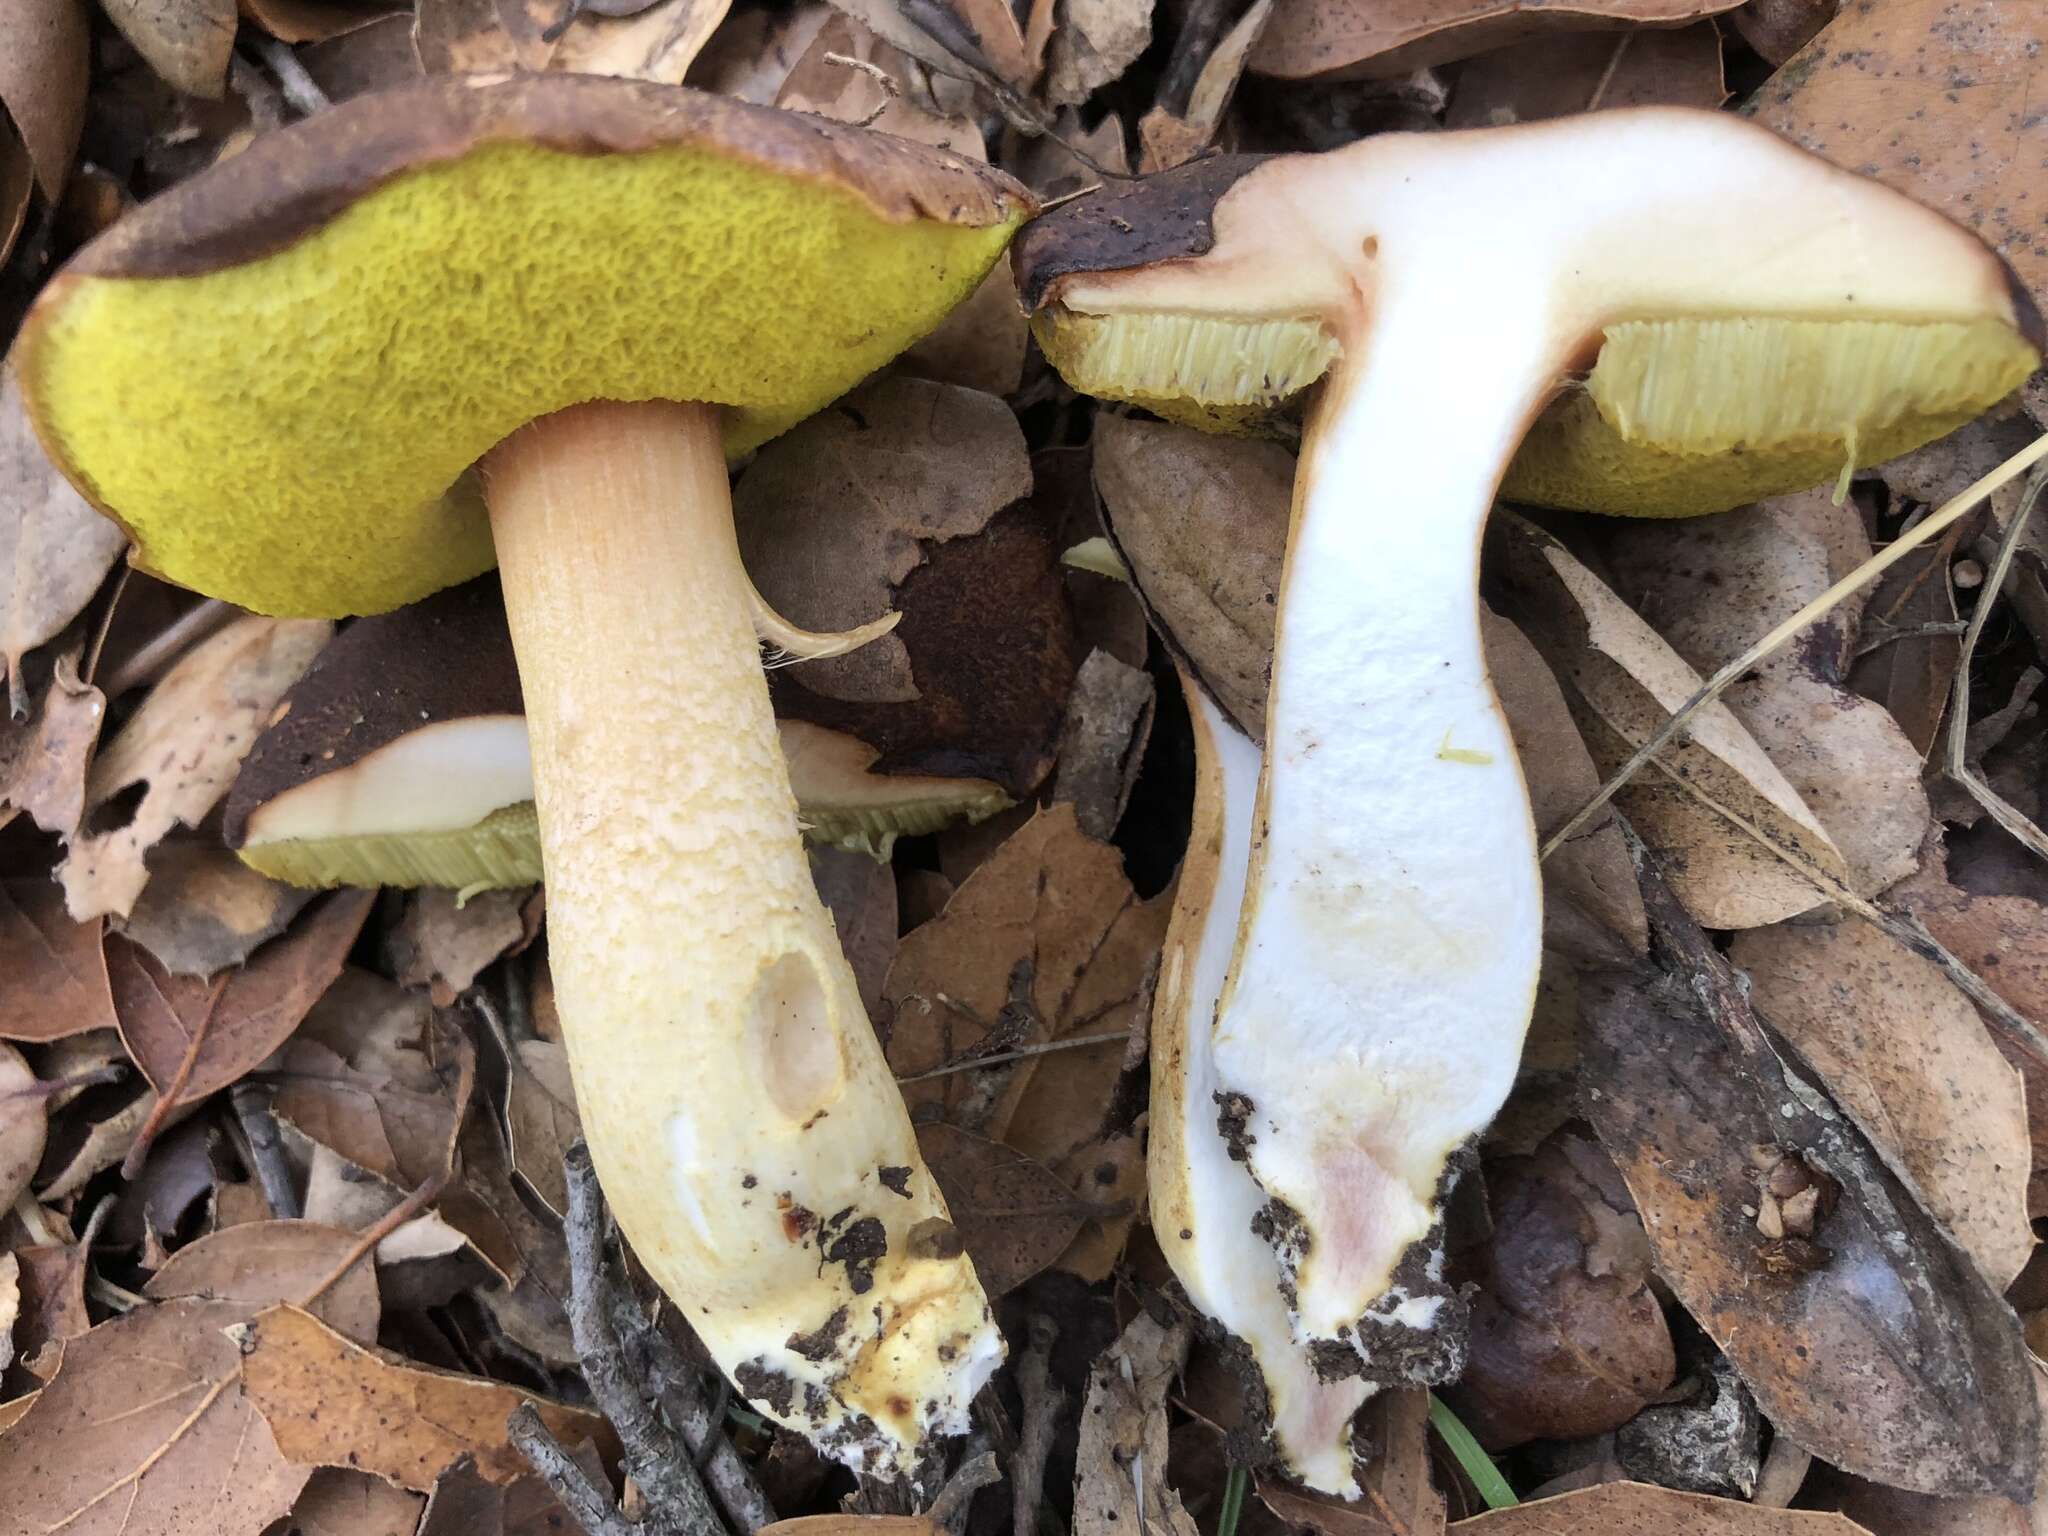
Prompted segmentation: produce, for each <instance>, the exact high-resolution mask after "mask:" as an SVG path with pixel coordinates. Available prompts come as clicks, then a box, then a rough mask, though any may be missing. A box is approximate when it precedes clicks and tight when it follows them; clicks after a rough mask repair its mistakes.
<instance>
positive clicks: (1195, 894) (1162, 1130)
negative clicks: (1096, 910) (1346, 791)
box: [1146, 676, 1374, 1499]
mask: <svg viewBox="0 0 2048 1536" xmlns="http://www.w3.org/2000/svg"><path fill="white" fill-rule="evenodd" d="M1182 686H1183V691H1184V692H1185V693H1186V695H1187V699H1188V713H1189V716H1190V718H1191V721H1192V723H1193V726H1194V732H1195V807H1194V823H1193V826H1192V827H1191V828H1190V829H1189V833H1188V856H1187V860H1186V862H1185V863H1184V864H1183V865H1182V866H1181V873H1180V888H1179V893H1178V895H1177V896H1176V897H1175V900H1174V908H1173V921H1172V923H1171V925H1170V926H1169V927H1168V929H1167V933H1166V950H1165V953H1164V955H1163V956H1162V958H1161V961H1160V969H1159V986H1158V991H1157V994H1156V996H1155V999H1154V1002H1153V1008H1152V1128H1151V1134H1150V1137H1149V1139H1148V1144H1147V1149H1146V1160H1147V1168H1146V1173H1147V1178H1148V1181H1149V1184H1150V1190H1151V1194H1150V1198H1151V1203H1152V1230H1153V1232H1154V1233H1155V1234H1156V1235H1157V1237H1158V1239H1159V1246H1160V1248H1161V1249H1162V1250H1163V1251H1164V1252H1165V1254H1166V1257H1167V1261H1168V1262H1169V1263H1170V1264H1172V1266H1173V1272H1174V1273H1175V1274H1176V1275H1177V1276H1179V1278H1180V1282H1181V1285H1182V1286H1183V1288H1185V1289H1186V1291H1187V1293H1188V1299H1189V1300H1190V1301H1192V1302H1193V1303H1194V1304H1195V1305H1196V1306H1197V1307H1199V1308H1201V1309H1202V1311H1203V1312H1205V1313H1206V1314H1207V1315H1208V1316H1210V1317H1211V1318H1214V1319H1215V1321H1216V1322H1217V1324H1218V1325H1219V1326H1220V1327H1221V1328H1222V1329H1223V1331H1224V1332H1225V1333H1226V1334H1228V1335H1229V1336H1230V1338H1231V1340H1233V1341H1234V1344H1235V1346H1236V1347H1235V1348H1233V1349H1232V1358H1233V1361H1234V1363H1235V1364H1236V1365H1237V1366H1238V1368H1239V1369H1241V1370H1246V1369H1248V1370H1249V1371H1251V1372H1253V1373H1255V1374H1256V1377H1257V1381H1256V1383H1252V1382H1247V1384H1246V1385H1247V1388H1248V1389H1249V1388H1251V1387H1253V1386H1254V1385H1255V1386H1256V1388H1257V1390H1256V1391H1252V1390H1248V1391H1247V1401H1248V1402H1250V1403H1252V1404H1253V1405H1254V1406H1255V1407H1261V1406H1262V1407H1263V1419H1264V1425H1263V1427H1264V1429H1265V1432H1266V1435H1267V1438H1268V1440H1269V1442H1270V1443H1271V1446H1272V1449H1273V1452H1274V1455H1275V1457H1276V1458H1277V1459H1278V1461H1279V1462H1280V1464H1281V1465H1282V1466H1283V1467H1285V1468H1286V1470H1287V1471H1288V1472H1290V1473H1291V1474H1293V1475H1294V1476H1295V1477H1298V1478H1300V1479H1301V1480H1302V1481H1303V1482H1304V1483H1307V1484H1308V1485H1309V1486H1310V1487H1312V1488H1319V1489H1321V1490H1323V1491H1324V1492H1325V1493H1334V1494H1338V1495H1340V1496H1342V1497H1344V1498H1347V1499H1348V1498H1356V1497H1357V1496H1358V1482H1357V1477H1356V1475H1355V1473H1354V1471H1353V1468H1352V1449H1351V1421H1352V1419H1353V1418H1354V1417H1355V1416H1356V1414H1357V1412H1358V1410H1359V1408H1360V1406H1362V1405H1363V1404H1364V1402H1365V1400H1366V1398H1368V1397H1369V1396H1371V1395H1372V1392H1373V1390H1374V1389H1373V1387H1372V1386H1371V1385H1370V1384H1369V1383H1367V1382H1365V1381H1363V1380H1362V1379H1360V1378H1359V1377H1357V1376H1349V1377H1345V1378H1341V1379H1338V1380H1334V1381H1324V1380H1322V1379H1321V1377H1320V1376H1319V1375H1318V1374H1317V1372H1316V1369H1315V1365H1314V1363H1313V1361H1312V1360H1311V1359H1310V1357H1309V1353H1308V1351H1307V1350H1305V1349H1303V1348H1302V1347H1301V1345H1300V1344H1299V1343H1298V1342H1297V1341H1296V1340H1295V1338H1294V1335H1293V1332H1292V1329H1291V1328H1290V1326H1289V1322H1288V1315H1287V1308H1286V1305H1285V1304H1284V1302H1283V1301H1282V1300H1281V1294H1280V1288H1279V1280H1280V1275H1279V1271H1278V1269H1277V1267H1276V1261H1275V1258H1274V1255H1273V1252H1272V1250H1271V1249H1270V1248H1268V1247H1267V1246H1266V1245H1265V1244H1264V1243H1262V1242H1260V1241H1259V1240H1258V1237H1257V1235H1256V1234H1257V1233H1258V1231H1259V1229H1260V1227H1261V1225H1262V1215H1263V1213H1264V1211H1265V1207H1266V1203H1267V1199H1266V1195H1265V1193H1264V1192H1263V1191H1262V1190H1261V1189H1260V1188H1259V1186H1258V1184H1257V1183H1256V1182H1255V1181H1254V1180H1253V1179H1252V1177H1251V1175H1250V1174H1248V1173H1247V1172H1246V1171H1245V1168H1244V1165H1243V1163H1241V1162H1239V1161H1237V1160H1235V1159H1234V1157H1233V1156H1232V1149H1231V1145H1230V1143H1229V1142H1228V1141H1227V1140H1226V1139H1225V1138H1224V1135H1223V1132H1222V1130H1221V1128H1220V1127H1219V1126H1218V1124H1217V1103H1216V1100H1217V1094H1218V1093H1219V1091H1220V1088H1219V1081H1218V1078H1217V1074H1216V1049H1215V1035H1214V1029H1213V1026H1214V1022H1215V1017H1216V1001H1217V998H1218V996H1219V995H1220V994H1221V993H1222V991H1223V979H1224V977H1225V975H1226V974H1227V973H1228V972H1229V969H1230V956H1231V951H1232V949H1233V947H1234V945H1235V942H1236V938H1237V925H1238V911H1239V908H1240V906H1241V905H1242V903H1243V900H1244V883H1245V866H1246V863H1247V861H1248V857H1249V854H1250V851H1251V837H1250V833H1251V825H1252V819H1253V806H1254V803H1255V802H1256V800H1257V797H1258V786H1259V749H1258V746H1257V744H1256V743H1254V742H1253V741H1252V740H1251V739H1250V738H1249V737H1247V736H1244V735H1242V734H1240V733H1239V732H1238V731H1237V730H1236V729H1235V728H1234V727H1233V726H1232V725H1231V724H1230V722H1229V721H1228V720H1227V719H1226V718H1225V717H1224V715H1223V712H1222V711H1221V710H1220V709H1218V708H1217V707H1216V705H1215V704H1214V703H1213V702H1211V700H1210V699H1209V697H1208V695H1207V694H1206V693H1204V692H1203V691H1202V690H1201V688H1200V686H1199V685H1198V684H1196V683H1195V682H1194V681H1193V680H1192V679H1189V678H1186V677H1185V676H1184V677H1183V680H1182ZM1247 1357H1248V1358H1247Z"/></svg>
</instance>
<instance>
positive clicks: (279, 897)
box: [115, 843, 315, 976]
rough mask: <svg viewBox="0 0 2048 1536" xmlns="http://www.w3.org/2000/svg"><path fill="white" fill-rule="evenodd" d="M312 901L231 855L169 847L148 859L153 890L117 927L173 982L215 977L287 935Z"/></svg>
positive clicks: (204, 847) (199, 846) (199, 847)
mask: <svg viewBox="0 0 2048 1536" xmlns="http://www.w3.org/2000/svg"><path fill="white" fill-rule="evenodd" d="M314 895H315V893H314V892H312V891H308V890H301V889H299V888H298V887H297V886H290V885H285V884H284V883H282V882H281V881H277V880H272V879H271V878H270V877H269V876H268V875H263V874H259V873H258V872H257V871H255V870H253V869H251V868H250V867H249V866H248V865H246V864H244V863H243V862H242V861H241V860H240V859H238V858H236V857H235V856H234V855H233V854H232V853H229V852H228V851H227V850H226V849H225V848H215V847H212V846H210V845H208V844H205V843H165V844H163V845H162V846H160V847H159V848H157V849H156V851H155V852H154V853H152V854H151V855H150V856H149V884H148V885H146V886H144V887H143V888H142V894H141V896H139V897H137V898H136V902H135V906H134V907H133V908H132V909H131V910H130V911H129V913H128V916H127V917H126V918H123V919H120V920H118V921H117V923H116V924H115V928H116V931H117V932H118V933H120V935H121V936H122V937H123V938H125V939H126V940H128V942H129V943H131V944H139V945H141V946H142V947H143V948H144V949H146V950H148V951H149V952H150V954H151V955H153V956H154V957H155V958H156V961H157V963H158V964H159V965H161V966H162V967H163V968H164V969H165V970H166V971H168V972H170V973H171V974H172V975H173V976H211V975H213V974H214V973H215V972H216V971H224V970H226V969H227V968H228V967H229V966H231V965H240V964H241V963H242V962H243V961H245V960H247V959H248V958H249V956H250V955H251V954H253V953H254V952H255V951H256V950H257V949H258V948H259V947H260V946H261V945H263V944H265V943H268V942H269V941H270V940H271V939H274V938H276V937H277V936H278V935H279V934H280V933H283V932H284V930H285V928H286V927H287V926H288V925H289V924H290V923H291V920H292V919H293V918H294V917H296V916H298V914H299V912H300V911H301V910H302V909H303V908H304V907H305V906H306V904H307V903H308V902H310V901H311V900H312V899H313V897H314Z"/></svg>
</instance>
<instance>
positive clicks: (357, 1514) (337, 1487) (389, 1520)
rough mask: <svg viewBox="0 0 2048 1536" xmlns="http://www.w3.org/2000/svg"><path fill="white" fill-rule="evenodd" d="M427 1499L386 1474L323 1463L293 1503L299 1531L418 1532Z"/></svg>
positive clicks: (384, 1535)
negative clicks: (389, 1480)
mask: <svg viewBox="0 0 2048 1536" xmlns="http://www.w3.org/2000/svg"><path fill="white" fill-rule="evenodd" d="M426 1507H427V1501H426V1500H425V1499H423V1498H421V1497H420V1496H419V1495H418V1494H416V1493H411V1492H408V1491H407V1490H405V1489H403V1488H394V1487H392V1486H391V1485H390V1484H389V1483H387V1482H385V1481H384V1479H382V1478H381V1477H372V1476H371V1475H370V1474H369V1473H367V1472H356V1471H353V1470H351V1469H349V1468H346V1467H321V1468H319V1469H318V1470H317V1471H315V1472H314V1474H313V1475H312V1477H310V1478H308V1479H307V1480H306V1487H305V1490H304V1492H302V1493H300V1495H299V1501H298V1503H296V1504H294V1505H293V1506H292V1515H291V1519H292V1526H293V1528H294V1529H295V1530H296V1531H297V1532H298V1536H414V1533H415V1532H416V1531H418V1530H419V1527H420V1514H421V1512H422V1511H423V1510H425V1509H426Z"/></svg>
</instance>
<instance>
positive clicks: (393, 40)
mask: <svg viewBox="0 0 2048 1536" xmlns="http://www.w3.org/2000/svg"><path fill="white" fill-rule="evenodd" d="M412 24H413V19H412V15H411V13H410V12H407V13H404V14H400V15H395V16H384V17H380V18H379V19H377V20H376V21H373V22H370V23H369V24H368V25H367V26H361V27H357V28H356V29H355V30H353V31H350V32H343V33H342V34H340V35H339V36H337V37H330V38H328V39H327V40H326V41H325V42H319V43H309V44H307V45H306V46H305V47H303V48H300V49H298V50H297V52H298V55H299V62H300V63H302V64H304V65H305V66H306V73H307V74H309V75H311V76H312V77H313V83H314V84H315V85H317V86H319V87H320V89H321V90H322V91H324V92H325V93H326V94H327V99H328V100H329V101H332V102H336V103H339V102H344V101H347V100H349V99H350V98H352V97H356V96H361V95H363V94H365V93H366V92H369V91H380V90H385V89H387V88H389V87H391V86H395V85H405V84H409V83H410V82H412V81H414V80H417V79H419V78H420V75H421V69H420V56H419V53H418V51H417V50H416V49H415V48H414V47H413V42H412Z"/></svg>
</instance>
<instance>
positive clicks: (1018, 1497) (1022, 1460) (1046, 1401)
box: [1010, 1312, 1067, 1536]
mask: <svg viewBox="0 0 2048 1536" xmlns="http://www.w3.org/2000/svg"><path fill="white" fill-rule="evenodd" d="M1059 1335H1060V1328H1059V1324H1058V1323H1056V1322H1054V1321H1053V1320H1052V1319H1051V1318H1050V1317H1048V1316H1046V1315H1045V1314H1044V1313H1040V1312H1034V1313H1033V1314H1032V1315H1031V1321H1030V1324H1029V1336H1030V1343H1029V1344H1028V1345H1027V1346H1026V1348H1025V1350H1024V1353H1023V1355H1022V1356H1021V1357H1020V1358H1019V1359H1018V1361H1017V1396H1018V1399H1019V1400H1020V1401H1021V1402H1022V1403H1023V1405H1024V1422H1023V1424H1022V1425H1021V1426H1020V1427H1019V1429H1018V1431H1017V1454H1016V1455H1015V1456H1013V1457H1012V1458H1011V1459H1010V1530H1011V1532H1012V1536H1031V1533H1032V1532H1033V1531H1034V1530H1036V1529H1037V1527H1038V1504H1039V1500H1040V1498H1041V1497H1042V1496H1043V1495H1044V1493H1045V1464H1046V1462H1047V1461H1048V1460H1049V1459H1050V1458H1051V1456H1052V1443H1053V1440H1054V1439H1055V1438H1056V1431H1057V1430H1058V1428H1059V1421H1060V1410H1061V1409H1063V1408H1064V1407H1065V1406H1066V1402H1067V1395H1066V1393H1064V1392H1062V1391H1061V1390H1060V1388H1059V1385H1058V1384H1057V1383H1056V1382H1054V1381H1053V1379H1052V1346H1053V1344H1054V1342H1055V1341H1056V1340H1057V1339H1058V1338H1059Z"/></svg>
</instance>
